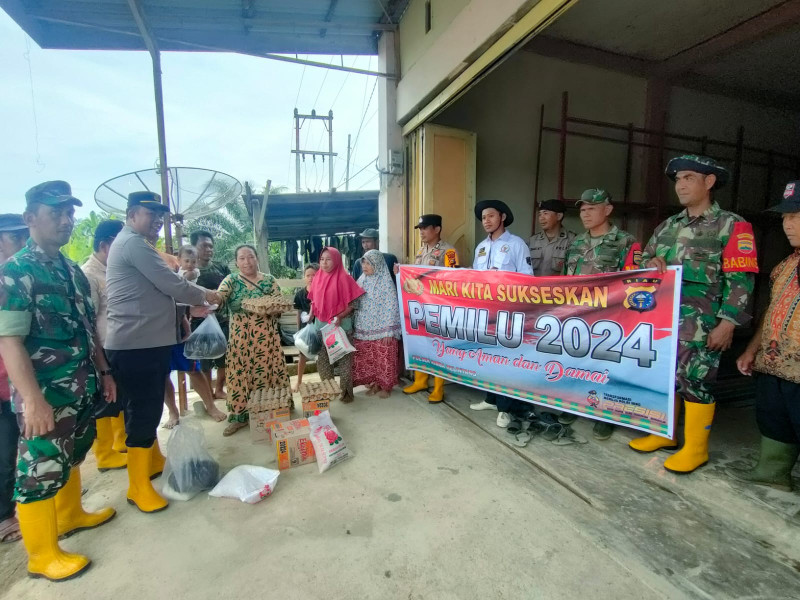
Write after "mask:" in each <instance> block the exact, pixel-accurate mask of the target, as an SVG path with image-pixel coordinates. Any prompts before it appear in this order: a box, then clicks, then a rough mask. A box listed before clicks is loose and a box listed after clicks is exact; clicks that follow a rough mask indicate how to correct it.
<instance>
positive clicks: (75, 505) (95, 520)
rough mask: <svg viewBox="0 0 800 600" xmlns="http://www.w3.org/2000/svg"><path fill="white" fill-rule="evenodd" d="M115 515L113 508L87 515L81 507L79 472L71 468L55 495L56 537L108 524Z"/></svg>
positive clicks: (78, 468)
mask: <svg viewBox="0 0 800 600" xmlns="http://www.w3.org/2000/svg"><path fill="white" fill-rule="evenodd" d="M116 514H117V511H115V510H114V509H113V508H110V507H109V508H103V509H101V510H99V511H97V512H92V513H88V512H86V511H85V510H83V506H82V505H81V470H80V467H72V469H71V470H70V472H69V479H67V483H66V485H65V486H64V487H63V488H61V489H60V490H58V493H57V494H56V516H57V520H58V537H69V536H71V535H72V534H73V533H78V532H79V531H83V530H84V529H94V528H95V527H99V526H100V525H103V524H104V523H108V522H109V521H110V520H111V519H113V518H114V516H115V515H116Z"/></svg>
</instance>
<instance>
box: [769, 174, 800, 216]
mask: <svg viewBox="0 0 800 600" xmlns="http://www.w3.org/2000/svg"><path fill="white" fill-rule="evenodd" d="M767 211H769V212H777V213H796V212H800V181H790V182H789V183H787V184H786V187H785V188H784V189H783V201H782V202H781V203H780V204H776V205H775V206H772V207H770V208H768V209H767Z"/></svg>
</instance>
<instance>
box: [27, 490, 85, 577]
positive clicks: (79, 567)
mask: <svg viewBox="0 0 800 600" xmlns="http://www.w3.org/2000/svg"><path fill="white" fill-rule="evenodd" d="M79 493H80V492H79ZM17 519H19V530H20V532H21V533H22V543H23V544H25V550H27V551H28V575H29V576H31V577H44V578H45V579H49V580H50V581H66V580H67V579H72V578H73V577H77V576H78V575H80V574H82V573H83V572H84V571H86V569H88V568H89V565H90V564H91V561H90V560H89V559H88V558H87V557H85V556H81V555H80V554H69V553H67V552H64V551H63V550H62V549H61V548H60V547H59V546H58V533H57V524H56V500H55V498H48V499H47V500H39V501H38V502H29V503H27V504H17Z"/></svg>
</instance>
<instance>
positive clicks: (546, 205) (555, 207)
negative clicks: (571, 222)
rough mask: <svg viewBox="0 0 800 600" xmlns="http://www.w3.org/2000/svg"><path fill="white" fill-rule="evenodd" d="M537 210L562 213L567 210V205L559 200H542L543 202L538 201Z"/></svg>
mask: <svg viewBox="0 0 800 600" xmlns="http://www.w3.org/2000/svg"><path fill="white" fill-rule="evenodd" d="M539 210H549V211H551V212H557V213H562V214H563V213H565V212H567V207H566V206H565V205H564V203H563V202H562V201H561V200H544V201H543V202H539Z"/></svg>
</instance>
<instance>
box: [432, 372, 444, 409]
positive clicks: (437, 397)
mask: <svg viewBox="0 0 800 600" xmlns="http://www.w3.org/2000/svg"><path fill="white" fill-rule="evenodd" d="M442 400H444V379H442V378H441V377H434V378H433V391H432V392H431V395H430V396H428V402H430V403H431V404H438V403H439V402H441V401H442Z"/></svg>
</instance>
